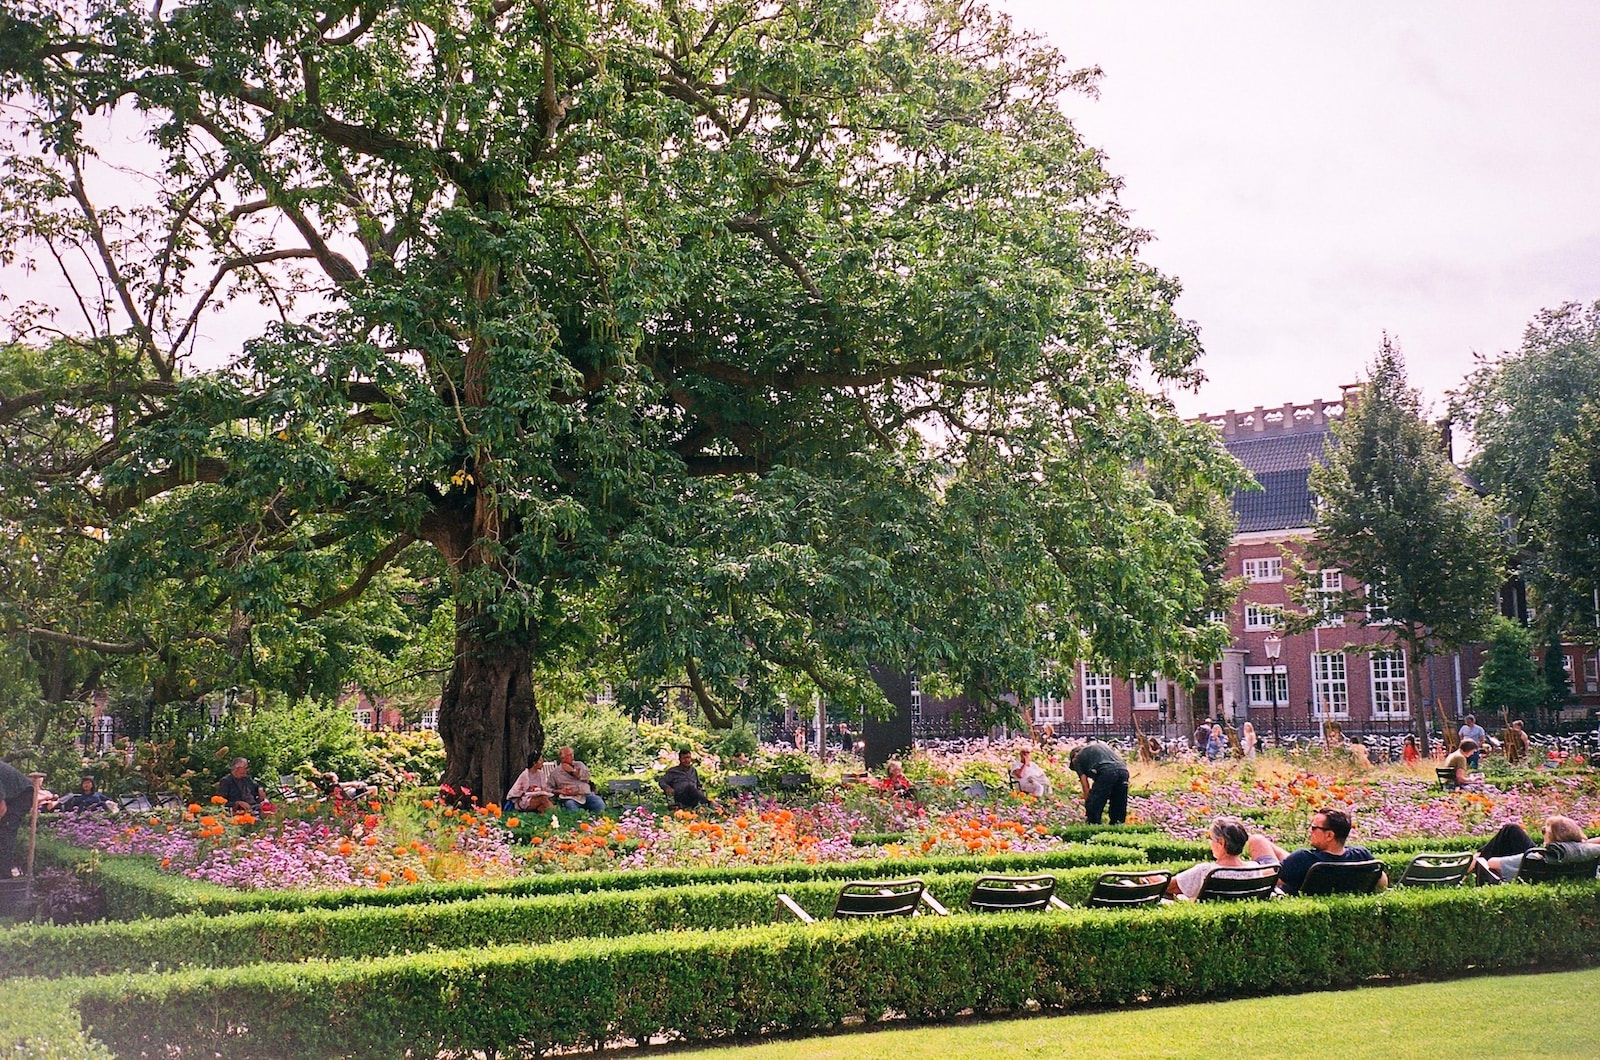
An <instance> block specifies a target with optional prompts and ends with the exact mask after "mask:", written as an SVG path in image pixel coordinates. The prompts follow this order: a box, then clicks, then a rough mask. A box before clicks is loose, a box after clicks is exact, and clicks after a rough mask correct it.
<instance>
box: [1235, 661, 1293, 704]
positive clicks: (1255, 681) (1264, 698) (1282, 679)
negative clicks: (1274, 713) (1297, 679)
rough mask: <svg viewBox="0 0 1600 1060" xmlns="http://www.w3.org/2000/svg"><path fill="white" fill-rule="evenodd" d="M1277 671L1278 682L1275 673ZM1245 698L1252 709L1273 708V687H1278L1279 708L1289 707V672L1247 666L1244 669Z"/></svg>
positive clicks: (1266, 667)
mask: <svg viewBox="0 0 1600 1060" xmlns="http://www.w3.org/2000/svg"><path fill="white" fill-rule="evenodd" d="M1274 669H1276V671H1277V674H1276V681H1274V674H1273V671H1274ZM1244 680H1245V696H1246V697H1247V698H1248V700H1249V704H1250V706H1252V707H1270V706H1272V686H1273V684H1274V683H1276V684H1277V686H1278V706H1280V707H1287V706H1288V705H1289V671H1288V670H1287V669H1286V668H1284V667H1282V666H1278V667H1271V666H1246V667H1245V668H1244Z"/></svg>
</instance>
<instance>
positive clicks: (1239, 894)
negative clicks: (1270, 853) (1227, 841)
mask: <svg viewBox="0 0 1600 1060" xmlns="http://www.w3.org/2000/svg"><path fill="white" fill-rule="evenodd" d="M1277 887H1278V866H1276V865H1240V866H1239V867H1237V868H1218V869H1212V870H1211V872H1210V873H1209V874H1208V875H1207V876H1206V879H1205V882H1204V883H1202V884H1201V885H1200V893H1199V894H1197V895H1195V900H1196V901H1200V902H1247V901H1257V900H1261V899H1266V898H1271V897H1272V894H1273V892H1274V891H1275V890H1276V889H1277Z"/></svg>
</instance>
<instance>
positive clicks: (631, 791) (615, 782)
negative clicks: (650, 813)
mask: <svg viewBox="0 0 1600 1060" xmlns="http://www.w3.org/2000/svg"><path fill="white" fill-rule="evenodd" d="M643 801H644V782H643V781H642V780H640V779H639V778H638V777H617V778H614V779H612V780H608V781H606V805H607V806H613V807H616V808H617V809H621V808H622V807H624V806H627V805H630V804H631V805H634V806H637V805H639V804H640V803H642V802H643Z"/></svg>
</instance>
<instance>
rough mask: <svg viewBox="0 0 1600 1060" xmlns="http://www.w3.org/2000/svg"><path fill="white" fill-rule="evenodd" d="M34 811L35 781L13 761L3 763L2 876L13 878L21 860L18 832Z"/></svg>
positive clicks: (0, 798)
mask: <svg viewBox="0 0 1600 1060" xmlns="http://www.w3.org/2000/svg"><path fill="white" fill-rule="evenodd" d="M32 811H33V781H32V780H31V779H30V778H29V777H28V775H27V774H26V773H24V772H23V771H22V770H20V769H18V768H17V767H16V766H14V765H12V764H11V763H10V762H0V879H5V880H9V879H10V878H11V874H12V870H13V869H21V868H22V862H21V861H19V860H18V859H17V833H18V832H19V831H21V830H22V822H23V821H25V820H27V818H28V814H29V813H31V812H32Z"/></svg>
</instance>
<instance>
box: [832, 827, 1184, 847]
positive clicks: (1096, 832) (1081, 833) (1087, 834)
mask: <svg viewBox="0 0 1600 1060" xmlns="http://www.w3.org/2000/svg"><path fill="white" fill-rule="evenodd" d="M1118 833H1123V834H1127V835H1130V836H1132V835H1137V836H1144V837H1147V838H1153V837H1155V836H1156V835H1159V834H1160V833H1158V832H1157V831H1156V826H1155V825H1153V824H1119V825H1109V824H1063V825H1056V826H1055V827H1053V828H1049V829H1046V831H1045V834H1046V835H1049V836H1054V837H1055V838H1057V839H1064V840H1066V841H1067V842H1069V843H1100V842H1106V841H1108V840H1111V839H1112V837H1115V836H1116V835H1117V834H1118ZM915 838H916V834H915V833H913V832H860V833H858V834H856V835H853V836H851V837H850V842H851V843H853V844H855V845H856V846H858V847H878V846H888V845H890V844H891V843H909V842H911V841H912V840H913V839H915ZM1125 845H1137V844H1133V843H1129V844H1125Z"/></svg>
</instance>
